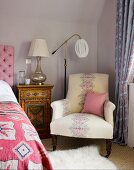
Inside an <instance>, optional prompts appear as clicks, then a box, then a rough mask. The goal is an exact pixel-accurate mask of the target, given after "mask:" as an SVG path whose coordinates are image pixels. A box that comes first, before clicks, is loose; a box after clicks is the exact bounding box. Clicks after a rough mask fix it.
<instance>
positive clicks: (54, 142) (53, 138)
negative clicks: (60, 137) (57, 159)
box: [52, 135, 57, 151]
mask: <svg viewBox="0 0 134 170" xmlns="http://www.w3.org/2000/svg"><path fill="white" fill-rule="evenodd" d="M52 146H53V151H55V150H56V146H57V135H52Z"/></svg>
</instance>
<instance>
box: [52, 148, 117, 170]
mask: <svg viewBox="0 0 134 170" xmlns="http://www.w3.org/2000/svg"><path fill="white" fill-rule="evenodd" d="M49 156H50V160H51V162H52V166H53V168H54V169H58V170H59V169H64V170H67V169H76V170H79V169H81V170H84V169H92V170H93V169H94V170H96V169H101V170H108V169H109V170H117V168H116V166H115V165H114V164H113V163H112V162H111V161H110V160H109V159H107V158H105V157H103V156H101V155H100V154H99V150H98V147H97V146H87V147H82V148H78V149H70V150H62V151H53V152H50V153H49Z"/></svg>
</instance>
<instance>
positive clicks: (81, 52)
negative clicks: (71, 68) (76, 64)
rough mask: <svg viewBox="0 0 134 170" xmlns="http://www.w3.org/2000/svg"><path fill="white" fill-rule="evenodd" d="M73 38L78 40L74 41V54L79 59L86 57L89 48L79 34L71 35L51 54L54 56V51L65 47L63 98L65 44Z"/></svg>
mask: <svg viewBox="0 0 134 170" xmlns="http://www.w3.org/2000/svg"><path fill="white" fill-rule="evenodd" d="M74 36H77V37H78V38H79V39H78V40H77V41H76V44H75V52H76V54H77V56H78V57H79V58H84V57H87V55H88V52H89V48H88V44H87V42H86V41H85V40H84V39H82V38H81V36H80V35H79V34H73V35H72V36H71V37H69V38H68V39H67V40H65V41H64V42H63V43H62V44H61V45H60V46H59V47H58V48H57V49H56V50H55V51H53V52H52V54H54V53H55V52H56V51H58V50H59V48H60V47H62V46H63V45H65V57H64V98H65V97H66V90H67V89H66V87H67V82H66V68H67V42H68V41H69V40H70V39H71V38H73V37H74Z"/></svg>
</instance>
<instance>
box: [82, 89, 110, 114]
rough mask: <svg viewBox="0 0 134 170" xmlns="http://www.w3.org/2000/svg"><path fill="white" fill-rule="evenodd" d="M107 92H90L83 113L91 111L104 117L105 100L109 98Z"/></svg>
mask: <svg viewBox="0 0 134 170" xmlns="http://www.w3.org/2000/svg"><path fill="white" fill-rule="evenodd" d="M107 96H108V94H107V93H101V94H99V93H92V92H88V93H87V95H86V99H85V103H84V107H83V110H82V111H81V112H83V113H91V114H95V115H97V116H100V117H103V113H104V109H103V108H104V102H105V100H106V99H107Z"/></svg>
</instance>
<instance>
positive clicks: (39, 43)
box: [28, 39, 49, 57]
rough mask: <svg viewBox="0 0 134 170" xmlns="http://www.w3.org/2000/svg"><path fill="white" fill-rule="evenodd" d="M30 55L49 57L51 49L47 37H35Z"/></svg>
mask: <svg viewBox="0 0 134 170" xmlns="http://www.w3.org/2000/svg"><path fill="white" fill-rule="evenodd" d="M28 56H31V57H36V56H40V57H49V51H48V47H47V43H46V40H45V39H33V40H32V42H31V46H30V49H29V53H28Z"/></svg>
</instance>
